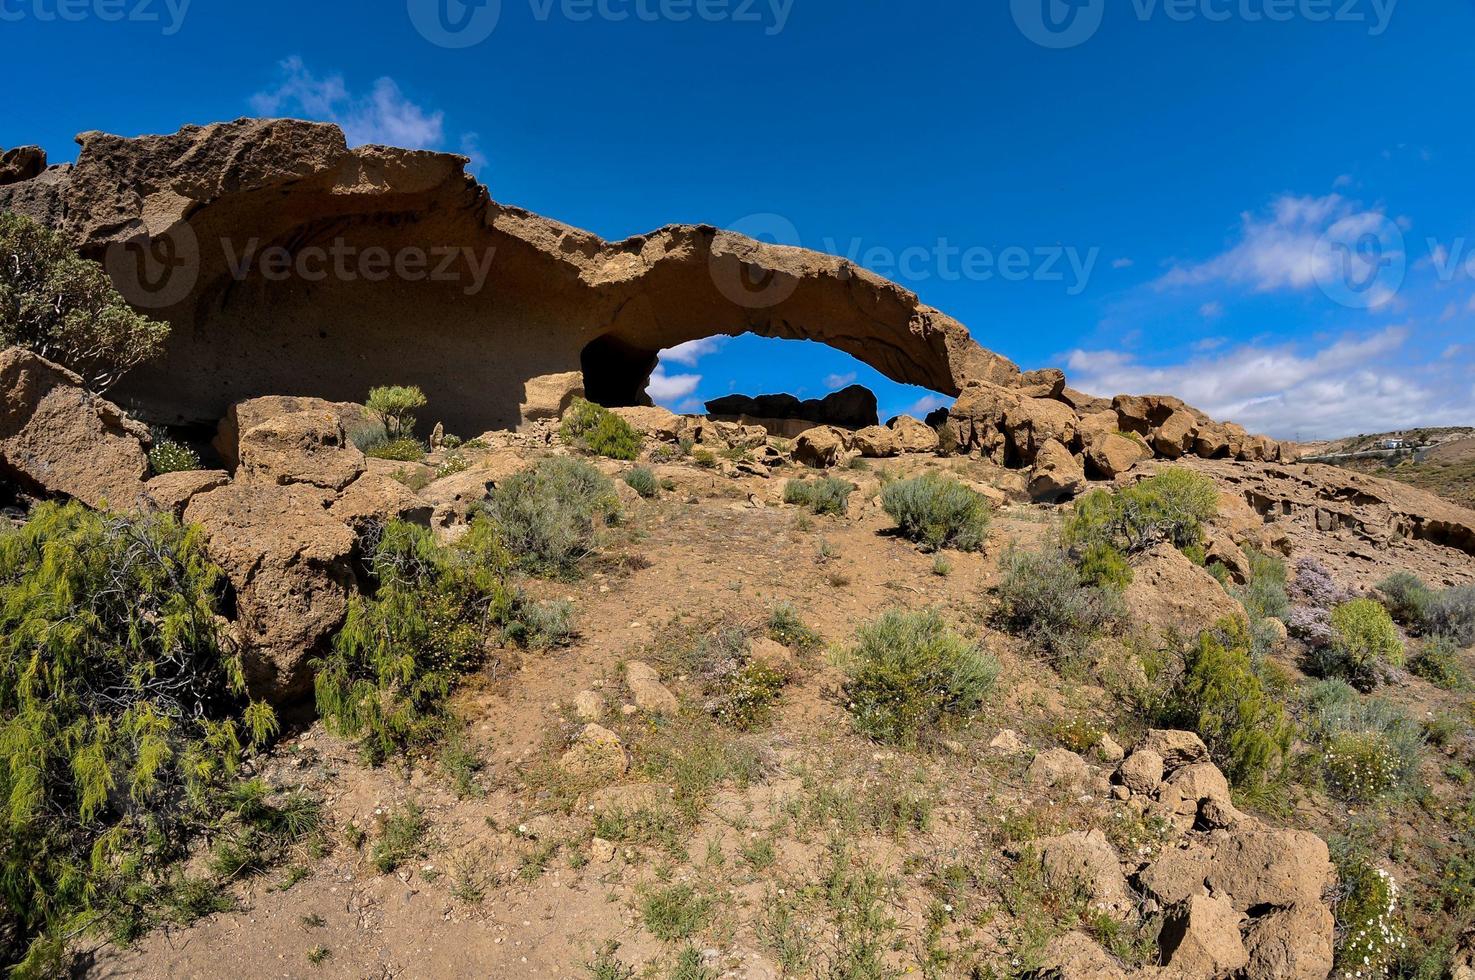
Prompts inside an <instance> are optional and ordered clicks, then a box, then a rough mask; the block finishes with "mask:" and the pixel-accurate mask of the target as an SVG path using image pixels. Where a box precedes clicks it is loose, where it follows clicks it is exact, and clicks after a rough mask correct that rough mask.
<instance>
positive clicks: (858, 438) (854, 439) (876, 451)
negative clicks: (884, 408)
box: [851, 425, 897, 459]
mask: <svg viewBox="0 0 1475 980" xmlns="http://www.w3.org/2000/svg"><path fill="white" fill-rule="evenodd" d="M851 446H852V447H853V448H854V449H855V451H856V452H858V453H860V454H861V455H862V456H864V457H865V458H866V459H885V458H887V457H889V456H895V455H896V454H897V447H896V434H895V433H894V432H893V431H892V430H890V429H888V428H885V427H883V426H879V425H872V426H867V427H866V428H864V429H861V430H860V431H859V432H857V433H855V434H854V435H853V436H851Z"/></svg>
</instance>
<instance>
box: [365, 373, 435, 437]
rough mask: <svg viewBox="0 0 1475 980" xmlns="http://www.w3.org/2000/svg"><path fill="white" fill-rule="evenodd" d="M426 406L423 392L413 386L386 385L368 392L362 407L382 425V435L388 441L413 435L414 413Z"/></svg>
mask: <svg viewBox="0 0 1475 980" xmlns="http://www.w3.org/2000/svg"><path fill="white" fill-rule="evenodd" d="M425 405H426V399H425V392H423V391H421V390H420V389H419V388H417V387H415V386H414V385H386V386H384V387H381V388H374V389H372V390H370V392H369V400H368V401H366V402H364V407H365V408H366V409H368V410H369V411H370V412H372V413H373V414H374V415H377V416H378V417H379V421H380V422H382V423H383V424H384V435H385V437H386V438H388V439H390V440H394V439H402V438H406V437H408V436H412V435H414V432H415V412H417V411H419V410H420V409H422V408H424V407H425Z"/></svg>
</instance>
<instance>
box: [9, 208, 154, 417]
mask: <svg viewBox="0 0 1475 980" xmlns="http://www.w3.org/2000/svg"><path fill="white" fill-rule="evenodd" d="M168 336H169V326H168V324H165V323H159V322H157V321H155V320H150V319H149V318H147V317H145V316H141V315H139V314H138V313H135V312H134V311H133V309H132V308H131V307H129V306H128V304H127V303H126V302H125V301H124V299H123V297H122V296H120V295H119V294H118V291H117V289H115V288H114V287H113V283H112V280H111V279H110V278H108V274H107V273H106V272H105V271H104V270H103V268H102V266H100V265H98V264H97V263H96V262H91V261H89V260H87V259H84V258H81V257H79V256H78V255H77V253H76V252H74V251H73V250H72V248H71V246H70V245H68V244H67V242H66V239H65V238H63V237H62V236H61V235H59V234H57V233H56V232H54V231H52V230H51V229H49V228H46V227H44V226H42V225H40V224H37V223H36V222H34V221H32V220H30V219H29V218H25V217H22V216H20V215H18V214H14V213H12V212H9V211H0V349H3V348H6V347H13V346H19V347H24V348H26V349H27V350H29V351H33V352H34V353H36V354H39V355H41V356H42V357H44V358H47V359H48V360H52V361H55V362H56V363H58V364H61V365H62V366H64V367H67V368H70V369H71V370H73V371H75V372H77V374H79V375H81V376H82V380H83V383H85V384H86V386H87V387H88V388H91V389H92V390H93V391H99V392H103V391H107V390H108V389H109V388H111V387H112V386H113V385H114V384H116V383H117V381H118V379H120V378H121V377H123V375H125V374H127V373H128V371H130V370H132V369H133V368H135V367H137V366H138V365H140V364H142V363H144V362H145V361H149V360H152V359H154V358H156V357H158V356H159V355H160V354H162V353H163V350H164V341H165V340H166V339H167V338H168Z"/></svg>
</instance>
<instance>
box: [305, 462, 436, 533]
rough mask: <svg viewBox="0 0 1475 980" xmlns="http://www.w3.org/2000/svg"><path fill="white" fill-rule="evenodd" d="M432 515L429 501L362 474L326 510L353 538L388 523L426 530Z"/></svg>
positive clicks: (376, 476)
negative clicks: (394, 521) (416, 525)
mask: <svg viewBox="0 0 1475 980" xmlns="http://www.w3.org/2000/svg"><path fill="white" fill-rule="evenodd" d="M434 513H435V508H434V507H433V506H432V505H431V504H430V502H429V501H427V500H424V499H422V498H420V497H418V496H416V495H415V494H413V493H411V492H410V488H409V487H407V486H405V485H404V484H403V483H401V482H399V481H398V480H395V479H393V478H391V477H387V476H382V475H380V474H378V473H365V474H363V475H362V476H360V477H359V478H358V479H357V480H354V481H353V482H352V483H350V484H349V485H348V486H347V487H346V488H345V489H344V491H343V492H342V493H341V494H339V495H338V499H337V500H335V501H333V503H332V505H331V506H329V507H328V514H329V516H331V517H332V518H333V519H334V520H338V521H342V522H343V523H344V524H347V525H348V526H349V527H350V528H352V529H353V531H354V533H355V534H363V533H364V532H366V531H367V530H369V528H370V527H371V526H372V525H375V524H383V523H385V522H387V521H391V520H400V521H408V522H409V523H411V524H419V525H420V526H422V527H429V526H430V519H431V517H432V516H434Z"/></svg>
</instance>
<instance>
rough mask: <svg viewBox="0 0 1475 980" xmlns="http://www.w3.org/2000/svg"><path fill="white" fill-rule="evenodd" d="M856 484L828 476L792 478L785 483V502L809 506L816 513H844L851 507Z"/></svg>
mask: <svg viewBox="0 0 1475 980" xmlns="http://www.w3.org/2000/svg"><path fill="white" fill-rule="evenodd" d="M853 492H855V484H853V483H850V482H848V481H846V480H841V479H837V478H836V477H833V476H826V477H823V478H821V479H818V480H790V481H789V482H788V483H787V484H785V485H784V503H786V504H795V505H797V506H799V507H807V508H809V509H810V510H811V511H813V512H814V513H815V514H843V513H845V512H846V510H848V509H849V507H850V495H851V494H852V493H853Z"/></svg>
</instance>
